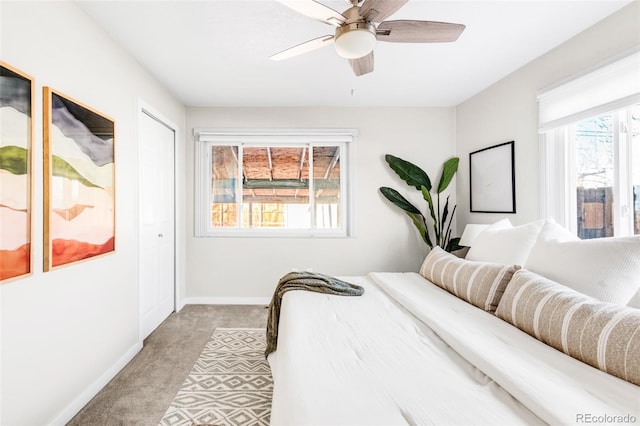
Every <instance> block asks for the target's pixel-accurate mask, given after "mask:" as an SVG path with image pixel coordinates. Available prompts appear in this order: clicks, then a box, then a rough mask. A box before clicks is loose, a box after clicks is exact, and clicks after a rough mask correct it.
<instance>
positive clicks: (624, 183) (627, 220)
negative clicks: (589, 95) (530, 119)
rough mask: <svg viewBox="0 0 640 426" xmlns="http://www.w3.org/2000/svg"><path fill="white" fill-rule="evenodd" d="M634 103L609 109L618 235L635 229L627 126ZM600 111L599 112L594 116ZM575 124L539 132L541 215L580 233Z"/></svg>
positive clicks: (616, 234)
mask: <svg viewBox="0 0 640 426" xmlns="http://www.w3.org/2000/svg"><path fill="white" fill-rule="evenodd" d="M632 106H633V105H629V106H628V107H626V108H622V109H619V110H616V111H610V112H612V114H613V120H614V126H615V128H614V134H613V137H614V140H613V155H614V165H615V176H614V182H613V206H612V207H613V211H612V216H613V233H614V236H616V237H617V236H626V235H633V229H634V228H633V226H634V223H633V220H634V218H633V176H632V164H631V146H630V141H629V136H628V135H629V132H628V128H627V125H628V123H629V122H630V120H631V107H632ZM625 112H626V114H624V113H625ZM597 115H600V114H596V115H595V116H597ZM572 127H573V126H572V124H566V125H564V126H562V127H558V128H555V129H551V130H548V131H546V132H544V133H542V134H541V136H540V147H541V149H540V159H541V161H540V166H541V173H540V176H541V180H540V195H541V198H540V214H541V217H550V218H553V219H554V220H555V221H556V222H558V223H559V224H561V225H563V226H564V227H565V228H567V229H569V230H570V231H571V232H573V233H574V234H577V232H578V223H577V200H576V168H575V164H576V161H575V159H576V157H575V156H576V148H575V144H574V141H575V137H574V135H573V134H572V131H571V130H572ZM633 166H634V167H639V166H640V165H633Z"/></svg>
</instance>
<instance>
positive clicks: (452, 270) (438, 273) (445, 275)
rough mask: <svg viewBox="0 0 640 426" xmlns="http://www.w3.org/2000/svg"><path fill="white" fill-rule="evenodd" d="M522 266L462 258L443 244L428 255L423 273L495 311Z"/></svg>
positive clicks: (435, 282)
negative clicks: (512, 278)
mask: <svg viewBox="0 0 640 426" xmlns="http://www.w3.org/2000/svg"><path fill="white" fill-rule="evenodd" d="M519 268H520V267H519V266H512V265H501V264H496V263H487V262H473V261H470V260H465V259H461V258H459V257H456V256H454V255H452V254H450V253H447V252H446V251H444V250H442V249H441V248H440V247H434V248H433V249H432V250H431V251H430V252H429V254H428V255H427V257H426V259H425V260H424V263H423V264H422V267H421V268H420V274H421V275H422V276H423V277H425V278H426V279H428V280H429V281H431V282H432V283H434V284H436V285H438V286H440V287H442V288H444V289H445V290H447V291H448V292H449V293H453V294H455V295H456V296H458V297H459V298H461V299H464V300H466V301H467V302H469V303H471V304H472V305H474V306H477V307H478V308H480V309H484V310H485V311H487V312H495V310H496V307H497V306H498V302H499V301H500V298H501V297H502V293H504V289H505V287H506V286H507V284H508V283H509V281H510V280H511V277H512V276H513V273H514V272H515V271H517V270H518V269H519Z"/></svg>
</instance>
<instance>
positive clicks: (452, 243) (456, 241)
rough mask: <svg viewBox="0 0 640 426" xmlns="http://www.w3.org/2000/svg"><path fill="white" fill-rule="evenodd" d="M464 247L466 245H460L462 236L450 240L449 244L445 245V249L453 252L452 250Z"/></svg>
mask: <svg viewBox="0 0 640 426" xmlns="http://www.w3.org/2000/svg"><path fill="white" fill-rule="evenodd" d="M462 248H464V247H462V246H461V245H460V237H456V238H452V239H450V240H449V243H447V246H446V247H445V251H448V252H449V253H451V252H452V251H456V250H460V249H462Z"/></svg>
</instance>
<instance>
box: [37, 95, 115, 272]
mask: <svg viewBox="0 0 640 426" xmlns="http://www.w3.org/2000/svg"><path fill="white" fill-rule="evenodd" d="M43 108H44V123H43V133H44V155H43V160H44V167H43V169H44V262H43V266H44V270H45V272H46V271H50V270H52V269H54V268H57V267H61V266H65V265H69V264H72V263H76V262H80V261H85V260H88V259H91V258H94V257H96V256H102V255H106V254H109V253H111V252H113V251H115V166H116V163H115V121H114V120H113V119H111V118H109V117H108V116H106V115H104V114H102V113H100V112H98V111H96V110H94V109H93V108H91V107H89V106H87V105H84V104H82V103H80V102H78V101H76V100H74V99H72V98H70V97H69V96H66V95H63V94H62V93H60V92H57V91H55V90H53V89H51V88H50V87H44V88H43Z"/></svg>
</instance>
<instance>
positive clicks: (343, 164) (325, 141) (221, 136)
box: [193, 129, 358, 238]
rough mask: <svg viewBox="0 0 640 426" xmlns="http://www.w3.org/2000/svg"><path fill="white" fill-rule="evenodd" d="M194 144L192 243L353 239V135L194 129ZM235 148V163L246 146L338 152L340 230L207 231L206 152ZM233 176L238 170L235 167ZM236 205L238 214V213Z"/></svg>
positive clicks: (208, 171) (316, 131)
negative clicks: (196, 239) (202, 239)
mask: <svg viewBox="0 0 640 426" xmlns="http://www.w3.org/2000/svg"><path fill="white" fill-rule="evenodd" d="M193 134H194V138H195V197H194V198H195V212H194V222H195V236H196V237H296V238H305V237H334V238H345V237H351V236H353V235H354V217H355V215H354V203H353V199H354V197H353V194H354V161H353V157H354V150H355V141H356V137H357V135H358V132H357V130H355V129H194V131H193ZM214 145H225V146H238V155H239V156H240V158H242V157H241V153H242V148H243V147H252V146H264V145H268V146H282V147H293V146H298V147H300V146H305V147H308V148H310V149H312V148H313V147H314V146H340V197H341V198H342V204H343V208H342V209H341V210H342V211H341V214H342V218H341V223H342V227H341V228H339V229H321V228H318V229H316V228H307V229H283V228H248V229H247V228H240V227H234V228H222V227H213V226H211V221H210V215H211V210H210V205H211V201H210V197H211V172H212V170H211V167H212V163H211V161H210V153H211V147H212V146H214ZM309 168H310V170H309V173H310V176H309V181H310V185H313V156H312V155H310V156H309ZM238 169H239V170H238V176H241V175H242V164H241V162H238ZM236 185H237V188H236V193H237V194H242V180H241V179H238V180H237V183H236ZM313 198H314V197H309V199H310V204H311V223H312V224H313V223H315V222H314V216H315V214H316V212H315V204H314V201H315V200H314V199H313ZM241 199H242V197H240V201H239V203H238V204H239V207H240V209H239V211H242V210H241V207H242V200H241Z"/></svg>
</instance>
